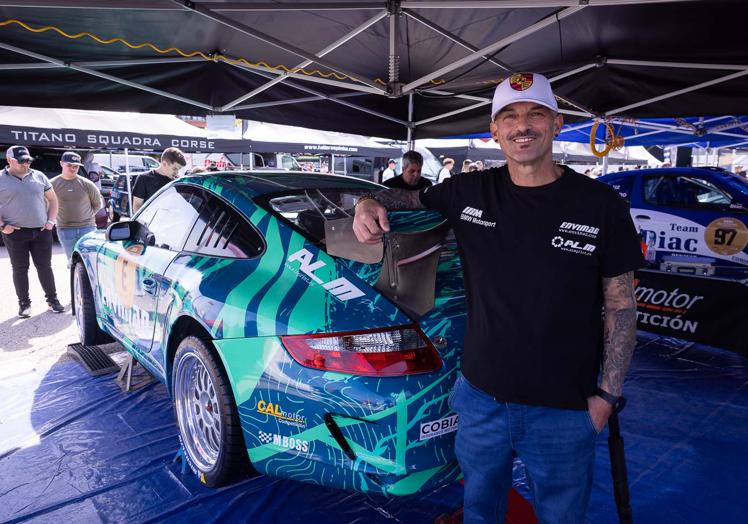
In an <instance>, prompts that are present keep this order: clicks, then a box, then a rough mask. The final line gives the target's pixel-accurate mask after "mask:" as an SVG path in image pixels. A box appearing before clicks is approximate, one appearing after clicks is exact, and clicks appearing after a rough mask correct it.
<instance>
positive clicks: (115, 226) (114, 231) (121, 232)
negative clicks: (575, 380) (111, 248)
mask: <svg viewBox="0 0 748 524" xmlns="http://www.w3.org/2000/svg"><path fill="white" fill-rule="evenodd" d="M136 225H137V222H131V221H128V220H126V221H123V222H114V223H112V224H109V227H107V228H106V239H107V240H108V241H110V242H119V241H122V240H135V232H136V228H135V227H134V226H136Z"/></svg>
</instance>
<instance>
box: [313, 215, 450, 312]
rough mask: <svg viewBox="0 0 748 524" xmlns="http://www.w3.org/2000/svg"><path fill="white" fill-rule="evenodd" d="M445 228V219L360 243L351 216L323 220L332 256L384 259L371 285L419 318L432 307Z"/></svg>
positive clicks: (365, 260)
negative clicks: (435, 223)
mask: <svg viewBox="0 0 748 524" xmlns="http://www.w3.org/2000/svg"><path fill="white" fill-rule="evenodd" d="M448 231H449V225H448V224H447V222H446V221H444V222H442V223H441V224H439V225H437V226H435V227H433V228H431V229H427V230H424V231H416V232H408V233H400V232H390V233H386V234H385V235H384V238H383V241H382V243H380V244H362V243H361V242H359V241H358V240H357V239H356V236H355V234H354V233H353V218H341V219H338V220H328V221H326V222H325V245H326V246H327V253H328V254H329V255H332V256H335V257H340V258H345V259H348V260H354V261H356V262H363V263H364V264H377V263H379V262H382V260H384V263H383V264H382V271H381V272H380V274H379V279H378V280H377V283H376V284H375V285H374V288H375V289H376V290H377V291H379V292H380V293H381V294H382V295H384V296H386V297H387V298H389V299H390V300H391V301H392V302H394V303H395V304H396V305H397V306H398V307H400V308H401V309H403V311H405V312H406V313H408V314H409V315H411V316H413V317H415V318H419V317H421V316H423V315H424V314H425V313H427V312H428V311H430V310H431V309H433V307H434V291H435V286H436V269H437V265H438V263H439V253H440V251H441V248H442V246H443V245H444V239H445V238H446V236H447V232H448Z"/></svg>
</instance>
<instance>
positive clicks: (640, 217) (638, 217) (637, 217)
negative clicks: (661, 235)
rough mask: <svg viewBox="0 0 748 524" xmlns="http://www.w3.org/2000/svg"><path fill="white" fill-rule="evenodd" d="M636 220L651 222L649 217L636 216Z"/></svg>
mask: <svg viewBox="0 0 748 524" xmlns="http://www.w3.org/2000/svg"><path fill="white" fill-rule="evenodd" d="M634 218H636V219H637V220H651V217H649V216H648V215H636V216H635V217H634Z"/></svg>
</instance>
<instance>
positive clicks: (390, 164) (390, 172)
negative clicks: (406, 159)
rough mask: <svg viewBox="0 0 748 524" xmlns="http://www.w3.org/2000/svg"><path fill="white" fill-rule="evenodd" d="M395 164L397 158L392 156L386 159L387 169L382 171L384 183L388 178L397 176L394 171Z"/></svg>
mask: <svg viewBox="0 0 748 524" xmlns="http://www.w3.org/2000/svg"><path fill="white" fill-rule="evenodd" d="M396 165H397V160H395V159H394V158H390V159H389V160H388V161H387V169H385V170H384V171H382V183H383V184H384V183H385V182H387V181H388V180H389V179H390V178H395V177H396V176H397V173H396V172H395V166H396Z"/></svg>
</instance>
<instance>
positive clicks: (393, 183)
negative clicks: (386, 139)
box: [384, 151, 431, 190]
mask: <svg viewBox="0 0 748 524" xmlns="http://www.w3.org/2000/svg"><path fill="white" fill-rule="evenodd" d="M402 168H403V172H402V173H401V174H399V175H398V176H396V177H394V178H390V179H389V180H387V181H386V182H384V185H385V186H387V187H394V188H398V189H410V190H413V189H423V188H424V187H429V186H430V185H431V180H427V179H426V178H423V177H422V176H421V169H422V168H423V156H422V155H421V153H419V152H417V151H406V152H405V153H403V158H402Z"/></svg>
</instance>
